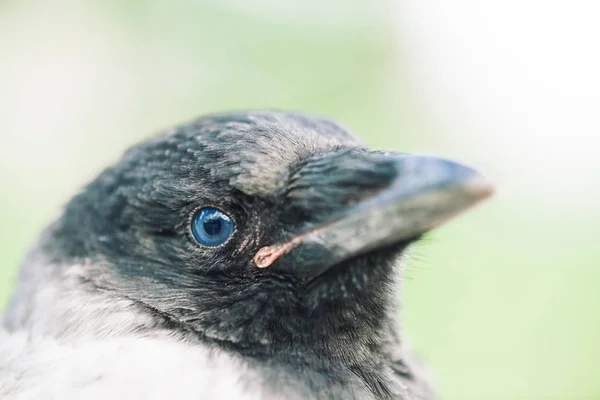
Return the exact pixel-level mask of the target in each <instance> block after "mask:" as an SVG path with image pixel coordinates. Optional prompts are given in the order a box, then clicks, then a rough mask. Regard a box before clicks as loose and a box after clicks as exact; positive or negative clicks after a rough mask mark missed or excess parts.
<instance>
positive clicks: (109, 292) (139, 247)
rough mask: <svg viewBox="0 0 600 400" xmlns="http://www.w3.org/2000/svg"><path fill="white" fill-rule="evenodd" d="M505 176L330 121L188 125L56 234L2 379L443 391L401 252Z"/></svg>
mask: <svg viewBox="0 0 600 400" xmlns="http://www.w3.org/2000/svg"><path fill="white" fill-rule="evenodd" d="M491 193H492V186H491V185H490V183H488V182H487V181H486V180H485V179H484V178H483V177H482V176H481V175H480V174H479V173H477V172H476V171H474V170H472V169H470V168H468V167H465V166H462V165H460V164H457V163H455V162H451V161H446V160H442V159H438V158H432V157H423V156H414V155H409V154H401V153H392V152H381V151H374V150H371V149H369V148H367V147H365V146H364V145H363V143H362V142H361V141H360V140H359V139H358V138H357V137H356V136H354V135H352V134H351V133H349V132H348V131H347V130H345V129H344V128H342V127H340V126H339V125H337V124H336V123H334V122H332V121H330V120H327V119H323V118H317V117H313V116H307V115H300V114H292V113H282V112H268V111H252V112H239V113H231V114H221V115H212V116H208V117H204V118H201V119H199V120H197V121H195V122H192V123H190V124H188V125H183V126H180V127H177V128H174V129H172V130H170V131H168V132H166V133H164V134H162V135H160V136H158V137H156V138H153V139H150V140H148V141H147V142H145V143H142V144H140V145H138V146H136V147H134V148H132V149H130V150H129V151H128V152H127V153H126V154H125V155H124V156H123V158H122V159H121V160H120V161H119V162H118V163H117V164H116V165H114V166H112V167H111V168H108V169H107V170H105V171H104V172H103V173H102V174H101V175H100V176H99V177H98V178H96V179H95V180H94V181H93V182H91V183H90V184H89V185H87V186H86V187H85V188H84V189H83V190H81V191H80V192H79V194H77V195H76V196H75V197H74V198H73V199H72V200H71V201H70V202H69V203H68V204H67V205H66V207H65V209H64V212H63V213H62V215H61V216H60V218H58V219H57V220H56V221H55V222H54V223H53V224H52V225H51V226H50V227H48V228H47V229H46V231H45V232H44V233H43V234H42V235H41V237H40V239H39V241H38V243H37V245H36V246H35V247H34V248H33V250H32V251H31V253H30V255H29V256H28V257H27V259H26V261H25V263H24V265H23V268H22V272H21V275H20V278H19V281H18V284H17V288H16V292H15V294H14V296H13V298H12V301H11V303H10V305H9V307H8V309H7V311H6V314H5V316H4V319H3V330H2V331H0V335H1V336H2V337H0V339H3V340H2V341H1V342H2V343H3V344H2V345H0V359H1V360H2V361H0V394H2V395H4V396H7V398H10V396H14V397H15V398H20V397H19V396H23V397H26V395H27V394H31V393H44V394H45V397H46V398H51V397H52V395H55V396H57V397H60V398H69V397H73V398H79V397H81V398H90V396H92V397H94V396H95V395H98V393H102V394H103V395H102V397H103V398H104V397H106V396H108V395H113V396H117V397H119V398H121V397H123V396H125V395H127V396H128V397H129V398H164V397H166V396H174V397H175V398H226V397H227V398H229V397H230V396H233V397H235V398H273V399H278V398H287V399H307V398H319V399H320V398H334V399H351V398H356V399H368V398H397V399H405V400H410V399H433V398H434V397H435V396H434V394H433V391H432V389H431V388H430V386H429V383H428V378H427V374H426V372H424V369H423V368H422V367H421V366H420V365H419V364H418V363H416V362H415V361H414V360H413V358H412V357H411V355H410V352H409V351H408V350H407V349H406V346H405V344H404V340H403V337H402V336H401V335H400V334H399V329H398V328H397V323H396V319H395V318H396V314H397V306H398V303H399V298H398V294H397V291H396V287H397V286H398V281H399V277H400V276H401V272H402V265H401V263H400V259H401V256H402V254H403V252H404V251H405V249H406V248H407V246H409V245H410V244H411V243H413V242H414V241H416V240H418V238H419V237H421V236H422V235H423V234H424V233H426V232H427V231H429V230H431V229H432V228H434V227H436V226H438V225H440V224H441V223H443V222H444V221H446V220H447V219H449V218H450V217H452V216H454V215H456V214H458V213H460V212H461V211H463V210H465V209H467V208H469V207H470V206H472V205H474V204H475V203H477V202H479V201H481V200H483V199H485V198H486V197H488V196H489V195H490V194H491ZM36 391H38V392H36ZM99 396H100V395H99ZM43 397H44V396H43ZM3 398H4V397H3Z"/></svg>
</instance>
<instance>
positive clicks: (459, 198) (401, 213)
mask: <svg viewBox="0 0 600 400" xmlns="http://www.w3.org/2000/svg"><path fill="white" fill-rule="evenodd" d="M300 172H301V173H300V174H299V176H300V178H299V180H301V181H302V183H301V184H298V183H296V184H295V185H296V187H297V188H299V189H297V190H294V189H293V188H292V190H290V192H289V193H290V195H289V198H290V202H291V203H294V202H295V203H297V204H300V206H299V207H296V209H300V208H301V209H304V210H310V211H312V212H313V213H315V214H318V215H321V217H320V218H319V221H318V223H314V224H313V226H310V227H308V228H305V229H303V230H300V231H298V232H295V233H294V234H293V235H292V237H291V238H290V240H288V241H285V242H283V243H277V244H273V245H271V246H268V247H264V248H262V249H261V250H259V252H258V253H257V254H256V256H255V258H254V262H255V264H256V266H257V267H259V268H267V267H270V268H273V269H274V270H286V271H287V272H291V273H294V274H295V275H297V276H299V277H301V278H303V279H307V280H310V279H313V278H314V277H316V276H319V275H321V274H322V273H324V272H325V271H326V270H328V269H329V268H330V267H331V266H333V265H337V264H339V263H341V262H343V261H345V260H348V259H350V258H353V257H357V256H359V255H362V254H366V253H369V252H372V251H374V250H376V249H379V248H383V247H386V246H390V245H394V244H397V243H408V242H410V241H413V240H415V239H417V238H418V237H419V236H421V235H422V234H424V233H426V232H428V231H430V230H431V229H433V228H435V227H437V226H439V225H441V224H442V223H444V222H445V221H447V220H448V219H450V218H452V217H454V216H455V215H457V214H459V213H461V212H462V211H465V210H466V209H468V208H470V207H472V206H473V205H475V204H477V203H479V202H480V201H482V200H484V199H486V198H488V197H490V196H491V195H492V194H493V192H494V187H493V185H492V184H491V183H490V182H489V181H487V180H486V179H485V178H484V177H483V176H482V175H481V174H480V173H478V172H477V171H475V170H473V169H471V168H469V167H466V166H464V165H461V164H458V163H456V162H453V161H448V160H444V159H440V158H434V157H425V156H414V155H404V154H394V153H377V152H366V151H349V152H345V153H343V154H337V155H335V156H329V157H326V158H321V159H319V160H317V161H314V162H313V163H308V164H307V165H306V166H305V167H303V169H302V170H301V171H300ZM302 172H304V173H302ZM297 175H298V174H297ZM326 205H327V206H326ZM324 208H326V210H325V212H323V209H324ZM318 210H321V211H322V212H321V213H320V214H319V213H317V211H318ZM306 214H307V215H310V213H306ZM323 215H325V217H323ZM291 270H293V271H291Z"/></svg>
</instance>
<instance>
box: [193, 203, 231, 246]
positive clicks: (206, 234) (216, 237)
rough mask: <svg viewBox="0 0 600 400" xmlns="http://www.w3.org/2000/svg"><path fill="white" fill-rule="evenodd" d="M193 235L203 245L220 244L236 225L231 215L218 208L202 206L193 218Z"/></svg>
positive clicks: (227, 237) (229, 235)
mask: <svg viewBox="0 0 600 400" xmlns="http://www.w3.org/2000/svg"><path fill="white" fill-rule="evenodd" d="M191 229H192V235H193V236H194V239H195V240H196V241H197V242H198V243H200V244H201V245H204V246H208V247H215V246H219V245H221V244H223V243H225V242H226V241H227V239H229V237H231V235H232V234H233V231H234V230H235V226H234V224H233V221H232V220H231V218H229V216H228V215H227V214H225V213H223V212H222V211H220V210H217V209H216V208H211V207H207V208H202V209H201V210H199V211H198V212H197V213H196V214H195V215H194V217H193V218H192V226H191Z"/></svg>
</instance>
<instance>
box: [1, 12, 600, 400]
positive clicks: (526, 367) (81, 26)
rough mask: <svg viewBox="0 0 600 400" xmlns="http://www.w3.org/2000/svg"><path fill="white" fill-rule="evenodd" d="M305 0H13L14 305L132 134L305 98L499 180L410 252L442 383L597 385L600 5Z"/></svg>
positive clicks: (416, 321) (409, 313)
mask: <svg viewBox="0 0 600 400" xmlns="http://www.w3.org/2000/svg"><path fill="white" fill-rule="evenodd" d="M294 3H296V4H295V5H293V7H292V3H291V2H282V1H276V0H261V1H233V0H230V1H223V0H221V1H216V0H215V1H200V0H196V1H192V0H187V1H186V0H178V1H171V2H164V1H158V0H147V1H128V2H125V1H114V0H109V1H99V0H96V1H82V0H71V1H68V0H62V1H61V0H37V1H34V0H20V1H16V0H4V1H2V2H0V183H1V184H0V206H1V207H0V220H1V221H2V224H1V225H0V307H2V306H3V305H4V304H5V303H6V300H7V298H8V296H9V294H10V290H11V285H12V280H13V279H14V277H15V274H16V272H17V267H18V263H19V260H20V259H21V257H22V255H23V253H24V251H25V250H26V248H27V247H28V245H29V244H30V243H31V242H32V241H33V240H34V238H35V236H36V234H37V233H38V232H39V230H40V229H41V228H42V227H43V226H44V225H45V224H47V223H48V222H49V221H50V220H51V219H52V218H53V217H55V216H56V215H57V213H58V212H59V210H60V206H61V205H62V204H64V202H65V201H67V200H68V198H69V197H70V196H71V195H72V194H73V193H74V192H75V191H76V190H77V189H78V188H79V187H80V186H81V185H82V184H83V183H85V182H86V181H88V180H89V179H91V178H93V176H94V175H95V174H97V173H98V172H99V171H100V170H101V169H102V168H103V167H105V166H107V165H108V164H110V163H111V162H113V161H114V160H116V159H117V158H118V157H119V155H120V154H121V153H122V152H123V150H124V149H125V148H126V147H127V146H129V145H131V144H133V143H135V142H136V141H139V140H141V139H143V138H145V137H148V136H149V135H150V134H151V133H153V132H156V131H158V130H160V129H162V128H165V127H168V126H170V125H173V124H175V123H179V122H182V121H186V120H190V119H192V118H194V117H196V116H198V115H200V114H204V113H207V112H211V111H217V110H226V109H239V108H261V107H266V108H280V109H293V110H303V111H309V112H314V113H318V114H324V115H329V116H332V117H334V118H335V119H338V120H340V121H341V122H343V123H344V124H345V125H347V126H349V127H350V128H352V129H353V130H354V131H356V132H357V133H359V134H361V135H362V136H364V137H365V139H366V140H367V141H368V142H369V144H371V145H373V146H375V147H380V148H386V149H396V150H401V151H413V152H421V153H431V154H438V155H442V156H445V157H449V158H455V159H458V160H461V161H464V162H467V163H469V164H472V165H474V166H477V167H479V168H481V169H483V170H484V171H486V172H487V173H488V175H490V176H491V177H492V178H493V179H494V180H495V181H496V182H497V183H498V186H499V194H498V196H497V198H496V199H495V200H494V201H493V202H490V203H489V204H486V205H485V206H482V207H480V208H478V209H477V210H475V211H473V212H471V213H469V214H467V215H465V216H464V217H463V218H461V219H458V220H456V221H454V222H453V223H451V224H449V225H448V226H446V227H444V228H442V229H440V230H439V231H437V232H436V233H434V234H432V235H430V236H429V238H428V239H427V240H425V241H424V242H423V243H422V244H420V245H418V246H417V247H416V248H415V249H414V251H413V256H412V259H411V260H410V261H409V265H408V266H407V279H406V283H405V291H406V296H405V312H404V314H403V317H402V320H403V323H404V326H405V329H406V331H407V333H408V334H409V335H410V337H411V339H412V342H413V343H414V345H415V347H416V348H417V350H418V351H419V353H420V355H421V356H422V358H424V359H425V360H427V361H428V362H429V363H430V365H431V366H432V368H433V369H434V370H435V371H436V374H437V376H438V381H439V386H440V390H441V392H442V394H443V398H444V399H446V400H465V399H478V400H481V399H490V400H494V399H498V400H501V399H507V400H510V399H532V400H542V399H569V400H576V399H600V380H599V379H598V376H599V375H600V340H598V339H597V336H598V335H599V334H600V245H598V244H597V243H596V240H597V238H598V236H599V235H598V234H599V233H600V207H599V206H598V205H599V200H600V185H599V183H598V182H599V181H600V161H599V158H598V157H597V153H599V152H600V146H599V143H600V139H599V135H600V121H599V120H600V118H598V115H599V110H600V74H599V73H598V71H600V51H599V49H600V27H599V24H598V23H597V16H598V15H599V11H600V9H599V6H597V5H596V4H595V3H594V2H592V1H587V2H585V1H577V0H575V1H572V2H568V3H567V2H558V1H542V0H525V1H516V0H508V1H499V0H498V1H487V2H481V1H477V0H453V1H445V2H431V1H423V0H399V1H389V0H386V1H376V2H374V1H368V0H363V1H350V0H333V1H332V0H329V1H318V0H310V1H308V0H304V1H302V2H294Z"/></svg>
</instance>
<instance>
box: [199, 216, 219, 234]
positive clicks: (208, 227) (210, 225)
mask: <svg viewBox="0 0 600 400" xmlns="http://www.w3.org/2000/svg"><path fill="white" fill-rule="evenodd" d="M222 225H223V224H222V222H221V220H220V219H217V218H212V219H209V220H207V221H204V225H203V227H204V230H205V231H206V233H208V234H209V235H210V236H215V235H217V234H219V232H221V228H222Z"/></svg>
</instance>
